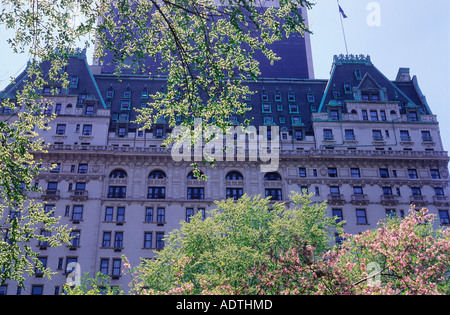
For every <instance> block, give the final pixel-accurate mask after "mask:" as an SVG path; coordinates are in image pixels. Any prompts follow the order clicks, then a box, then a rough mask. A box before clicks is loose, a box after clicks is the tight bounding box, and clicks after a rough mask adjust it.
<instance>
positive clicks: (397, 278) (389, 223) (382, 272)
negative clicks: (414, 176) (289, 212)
mask: <svg viewBox="0 0 450 315" xmlns="http://www.w3.org/2000/svg"><path fill="white" fill-rule="evenodd" d="M434 220H435V216H434V215H433V214H430V213H429V212H428V210H427V209H425V208H424V209H421V210H419V211H416V210H415V209H414V207H413V206H412V207H411V210H410V213H409V215H408V216H407V217H405V218H403V219H399V218H387V219H386V220H385V221H382V222H380V223H379V227H378V228H377V229H375V230H367V231H365V232H363V233H361V234H358V235H348V234H346V235H343V237H344V241H343V242H342V243H341V244H340V245H339V246H336V247H334V248H333V249H332V250H330V251H328V252H327V253H326V254H325V255H322V256H320V257H314V254H315V253H314V249H312V248H311V249H309V253H310V255H309V256H310V257H311V260H314V262H313V263H310V264H305V263H303V262H302V261H301V260H299V257H304V256H305V253H304V251H300V250H299V249H298V248H291V249H290V250H288V251H287V252H285V253H284V254H283V255H282V258H281V259H280V263H281V264H282V265H283V267H284V268H280V269H278V270H275V271H272V272H268V273H267V272H266V270H264V269H263V268H259V269H255V270H254V271H253V272H254V273H256V274H258V277H259V279H260V280H261V282H260V284H259V288H260V292H261V293H265V294H333V295H338V294H339V295H344V294H364V295H369V294H383V295H388V294H389V295H393V294H405V295H425V294H426V295H431V294H450V289H449V288H450V266H449V264H450V229H434V228H433V223H434Z"/></svg>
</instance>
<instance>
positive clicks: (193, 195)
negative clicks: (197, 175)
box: [187, 187, 205, 200]
mask: <svg viewBox="0 0 450 315" xmlns="http://www.w3.org/2000/svg"><path fill="white" fill-rule="evenodd" d="M204 198H205V189H204V188H203V187H189V188H188V189H187V199H199V200H203V199H204Z"/></svg>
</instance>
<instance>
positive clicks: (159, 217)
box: [156, 208, 166, 223]
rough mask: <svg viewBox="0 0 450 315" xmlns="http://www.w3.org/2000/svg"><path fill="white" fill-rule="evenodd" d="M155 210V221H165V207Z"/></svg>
mask: <svg viewBox="0 0 450 315" xmlns="http://www.w3.org/2000/svg"><path fill="white" fill-rule="evenodd" d="M157 212H158V213H157V218H156V222H158V223H164V222H165V221H166V209H165V208H158V210H157Z"/></svg>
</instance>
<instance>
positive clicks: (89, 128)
mask: <svg viewBox="0 0 450 315" xmlns="http://www.w3.org/2000/svg"><path fill="white" fill-rule="evenodd" d="M91 134H92V125H83V136H89V135H91Z"/></svg>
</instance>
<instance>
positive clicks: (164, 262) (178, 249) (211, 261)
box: [125, 193, 341, 294]
mask: <svg viewBox="0 0 450 315" xmlns="http://www.w3.org/2000/svg"><path fill="white" fill-rule="evenodd" d="M309 198H310V196H308V195H301V194H298V193H293V195H292V196H291V205H290V206H287V205H286V204H284V203H271V202H270V201H269V199H262V198H261V197H259V196H256V197H254V198H252V199H251V198H250V197H248V196H247V195H244V196H243V197H242V198H240V199H239V200H238V201H234V200H232V199H228V200H226V201H225V200H224V201H219V202H216V205H217V208H216V209H215V210H212V211H211V212H210V213H209V215H208V216H207V217H206V218H205V219H204V220H203V218H202V216H201V214H200V213H197V214H196V215H195V216H193V217H191V219H190V222H189V223H187V222H183V223H181V228H180V229H179V230H174V231H172V232H171V233H169V235H168V237H167V238H166V239H165V247H164V249H163V250H161V251H159V252H158V253H157V259H156V260H151V261H143V262H142V264H141V265H140V266H139V267H137V268H136V267H135V268H134V269H133V270H131V269H130V268H131V267H130V266H129V264H128V262H127V261H126V262H125V266H126V267H128V268H129V269H130V271H131V272H130V274H131V275H132V276H133V280H132V282H131V283H132V290H133V291H134V292H136V293H138V294H141V293H152V294H158V293H181V294H200V293H218V292H219V293H233V294H257V293H258V292H259V287H258V285H259V283H260V282H261V280H260V279H259V278H258V275H257V274H255V273H252V272H251V270H253V269H254V268H257V267H258V266H262V265H264V266H267V268H268V271H274V270H278V269H279V268H280V267H281V264H280V263H279V261H278V259H279V258H280V257H281V256H280V254H281V253H284V252H285V251H287V250H289V249H290V248H292V247H296V248H303V249H305V250H307V249H309V248H315V252H316V254H319V253H324V252H325V251H326V250H328V249H329V248H330V246H331V244H332V239H331V236H332V235H333V236H334V232H335V231H340V230H341V228H340V225H341V224H340V223H336V221H335V219H334V218H330V217H329V216H327V214H326V210H325V209H326V205H325V203H322V204H312V203H311V202H310V199H309ZM302 259H304V260H305V262H306V260H308V259H310V258H309V256H308V255H305V256H304V257H302ZM144 288H145V289H144Z"/></svg>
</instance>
